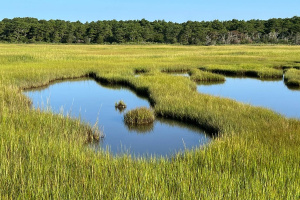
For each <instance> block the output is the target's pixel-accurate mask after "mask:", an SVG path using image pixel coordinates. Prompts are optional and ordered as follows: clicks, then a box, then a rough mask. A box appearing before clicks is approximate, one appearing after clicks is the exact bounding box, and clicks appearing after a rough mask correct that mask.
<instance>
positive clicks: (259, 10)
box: [0, 0, 300, 22]
mask: <svg viewBox="0 0 300 200" xmlns="http://www.w3.org/2000/svg"><path fill="white" fill-rule="evenodd" d="M293 16H300V0H251V1H250V0H248V1H243V0H205V1H204V0H181V1H178V0H151V1H149V0H145V1H143V0H127V1H126V0H123V1H122V0H6V1H3V2H1V4H0V20H2V19H3V18H10V19H11V18H14V17H35V18H38V19H46V20H49V19H62V20H68V21H77V20H79V21H81V22H87V21H88V22H90V21H97V20H112V19H116V20H134V19H142V18H145V19H147V20H149V21H153V20H166V21H173V22H185V21H187V20H192V21H202V20H204V21H211V20H214V19H218V20H221V21H224V20H231V19H239V20H249V19H269V18H287V17H293Z"/></svg>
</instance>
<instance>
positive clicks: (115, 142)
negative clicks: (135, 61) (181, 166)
mask: <svg viewBox="0 0 300 200" xmlns="http://www.w3.org/2000/svg"><path fill="white" fill-rule="evenodd" d="M24 93H25V94H26V95H27V96H28V97H30V98H31V99H32V101H33V106H34V107H35V108H37V107H42V109H45V107H43V103H42V102H44V105H48V106H50V107H51V109H52V110H53V112H55V113H59V112H60V109H61V107H63V110H64V111H63V113H64V114H68V113H70V115H71V116H75V117H78V116H80V118H81V119H82V120H84V121H86V122H88V123H90V124H91V125H93V124H95V123H96V122H98V124H99V125H100V127H99V128H100V130H103V132H104V134H105V138H104V139H103V140H101V141H100V142H99V143H97V144H91V145H90V146H91V147H92V148H94V149H95V150H103V149H104V150H105V149H109V151H111V152H112V153H113V154H120V153H122V152H129V153H131V154H132V155H135V156H137V155H145V154H147V155H154V154H155V155H157V156H165V155H172V154H174V153H175V152H178V151H181V150H184V149H185V148H187V149H192V148H194V147H198V146H200V145H204V144H206V143H208V142H209V141H210V140H211V139H210V137H208V136H207V135H206V134H205V133H204V132H203V131H201V130H200V129H199V128H196V127H194V126H189V125H184V124H183V123H177V122H175V121H170V120H162V119H158V120H156V121H155V122H154V124H152V125H151V126H142V127H128V126H126V125H125V123H124V116H123V115H124V112H126V111H128V110H131V109H134V108H136V107H143V106H144V107H150V104H149V102H148V101H147V100H146V99H145V98H143V97H140V96H137V95H136V94H135V93H133V92H132V91H130V90H129V89H127V88H124V87H120V86H112V85H103V84H99V83H96V82H95V81H93V80H90V79H86V80H80V81H78V80H77V81H65V82H60V83H56V84H52V85H50V86H49V87H45V88H43V89H38V90H31V91H26V92H24ZM47 99H48V101H47ZM120 99H122V100H123V101H124V102H125V104H126V105H127V107H126V109H125V110H123V111H122V110H120V111H119V110H116V109H115V103H116V102H118V101H119V100H120ZM45 102H48V103H47V104H45Z"/></svg>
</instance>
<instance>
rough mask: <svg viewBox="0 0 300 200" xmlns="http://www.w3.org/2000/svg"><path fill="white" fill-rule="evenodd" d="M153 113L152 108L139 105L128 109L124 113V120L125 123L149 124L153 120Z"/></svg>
mask: <svg viewBox="0 0 300 200" xmlns="http://www.w3.org/2000/svg"><path fill="white" fill-rule="evenodd" d="M154 119H155V115H154V112H153V110H152V109H150V108H147V107H140V108H135V109H132V110H129V111H128V112H127V113H125V115H124V122H125V123H126V124H136V125H138V124H151V123H153V122H154Z"/></svg>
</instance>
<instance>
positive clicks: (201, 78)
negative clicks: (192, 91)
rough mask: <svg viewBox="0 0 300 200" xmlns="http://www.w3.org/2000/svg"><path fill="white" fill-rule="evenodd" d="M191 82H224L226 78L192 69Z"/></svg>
mask: <svg viewBox="0 0 300 200" xmlns="http://www.w3.org/2000/svg"><path fill="white" fill-rule="evenodd" d="M189 74H190V77H191V80H192V81H195V82H224V81H225V77H224V76H222V75H220V74H215V73H211V72H207V71H202V70H198V69H191V71H190V72H189Z"/></svg>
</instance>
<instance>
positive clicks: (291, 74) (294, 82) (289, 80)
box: [284, 69, 300, 88]
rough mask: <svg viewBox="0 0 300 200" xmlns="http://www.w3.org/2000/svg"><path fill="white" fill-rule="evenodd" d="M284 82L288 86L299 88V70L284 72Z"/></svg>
mask: <svg viewBox="0 0 300 200" xmlns="http://www.w3.org/2000/svg"><path fill="white" fill-rule="evenodd" d="M284 81H285V83H286V84H287V85H288V86H291V87H298V88H299V87H300V70H297V69H289V70H287V71H286V72H285V75H284Z"/></svg>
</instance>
